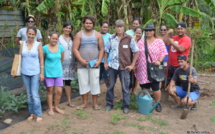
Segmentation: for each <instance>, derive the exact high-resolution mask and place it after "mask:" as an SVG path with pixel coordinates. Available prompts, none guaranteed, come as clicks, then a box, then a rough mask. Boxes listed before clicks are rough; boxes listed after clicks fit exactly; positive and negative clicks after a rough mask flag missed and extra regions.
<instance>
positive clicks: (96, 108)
mask: <svg viewBox="0 0 215 134" xmlns="http://www.w3.org/2000/svg"><path fill="white" fill-rule="evenodd" d="M93 109H94V110H101V107H100V106H94V107H93Z"/></svg>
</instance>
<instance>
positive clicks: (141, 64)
mask: <svg viewBox="0 0 215 134" xmlns="http://www.w3.org/2000/svg"><path fill="white" fill-rule="evenodd" d="M144 40H145V39H141V40H140V41H139V42H138V43H137V46H138V48H139V55H138V58H137V62H136V73H135V76H136V78H137V79H138V81H139V83H140V84H146V83H151V82H150V81H149V80H148V75H147V65H146V55H145V45H144ZM148 50H149V54H150V56H151V58H152V62H156V61H158V60H159V59H160V58H161V57H163V56H166V55H168V53H167V51H166V47H165V44H164V42H163V40H161V39H155V41H154V42H153V43H151V44H148ZM148 61H149V62H151V61H150V57H149V56H148Z"/></svg>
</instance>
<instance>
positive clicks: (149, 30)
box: [145, 29, 154, 32]
mask: <svg viewBox="0 0 215 134" xmlns="http://www.w3.org/2000/svg"><path fill="white" fill-rule="evenodd" d="M145 31H146V32H151V31H154V30H153V29H148V30H145Z"/></svg>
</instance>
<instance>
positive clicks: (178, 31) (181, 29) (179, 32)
mask: <svg viewBox="0 0 215 134" xmlns="http://www.w3.org/2000/svg"><path fill="white" fill-rule="evenodd" d="M177 33H178V35H179V36H184V35H185V33H186V28H183V27H178V28H177Z"/></svg>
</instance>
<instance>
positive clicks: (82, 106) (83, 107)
mask: <svg viewBox="0 0 215 134" xmlns="http://www.w3.org/2000/svg"><path fill="white" fill-rule="evenodd" d="M85 108H87V106H84V105H81V106H78V107H76V109H77V110H82V109H85Z"/></svg>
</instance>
